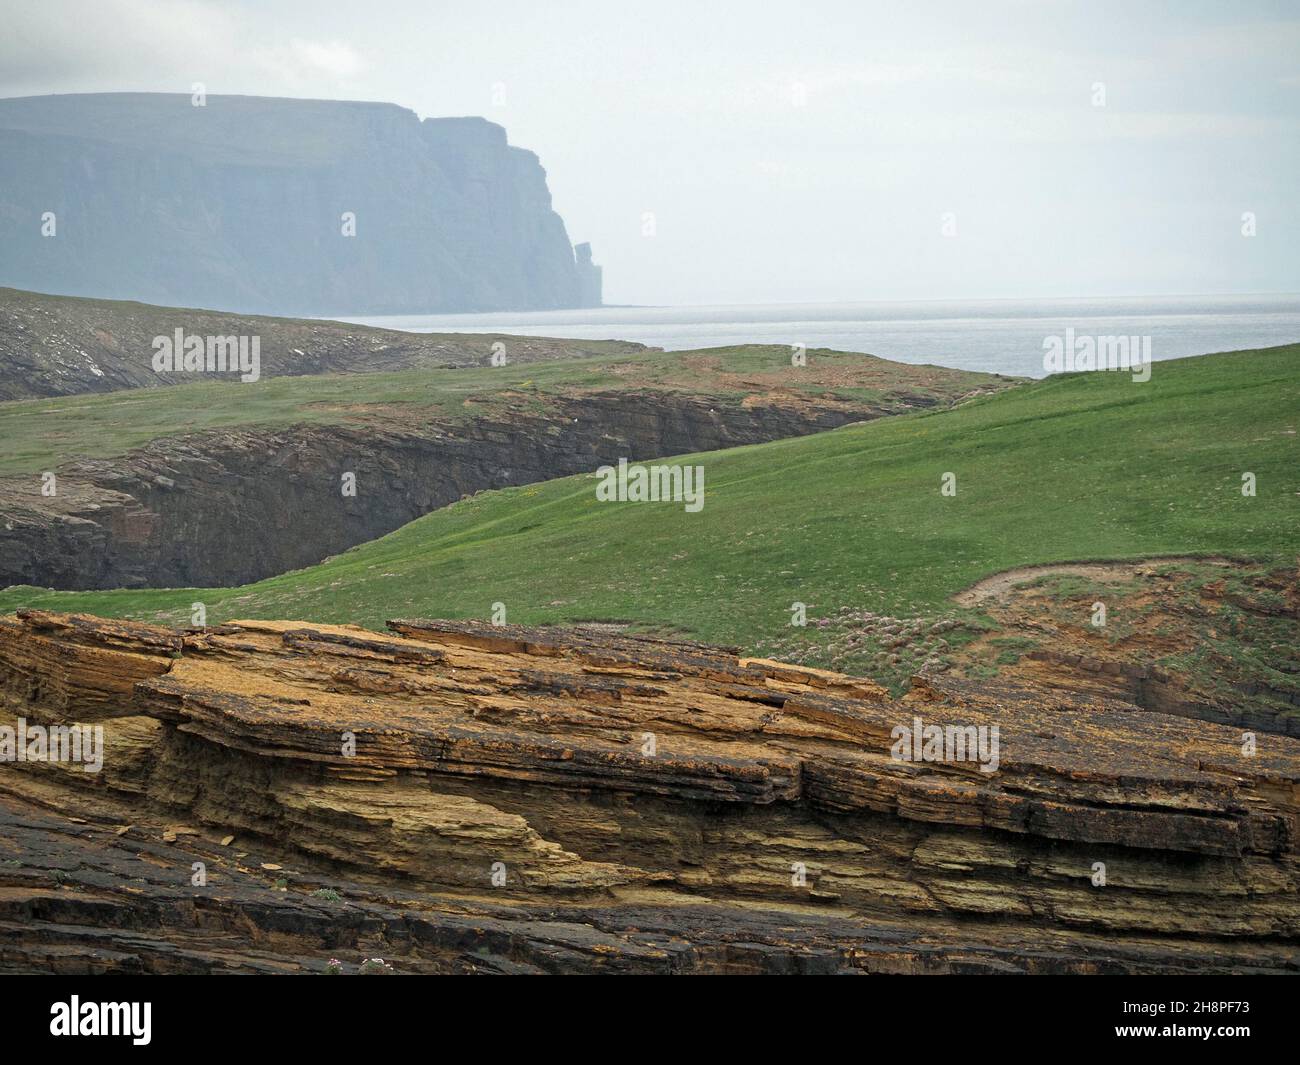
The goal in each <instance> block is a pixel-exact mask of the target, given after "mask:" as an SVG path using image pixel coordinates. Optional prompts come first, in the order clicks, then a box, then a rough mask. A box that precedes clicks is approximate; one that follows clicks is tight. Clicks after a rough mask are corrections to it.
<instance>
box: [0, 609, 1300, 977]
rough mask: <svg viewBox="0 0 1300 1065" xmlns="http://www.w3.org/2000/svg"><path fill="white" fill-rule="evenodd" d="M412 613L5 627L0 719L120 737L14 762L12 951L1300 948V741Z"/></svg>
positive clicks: (710, 962) (967, 959) (1202, 959)
mask: <svg viewBox="0 0 1300 1065" xmlns="http://www.w3.org/2000/svg"><path fill="white" fill-rule="evenodd" d="M390 627H391V628H392V630H393V634H392V635H377V634H375V633H372V632H367V631H365V630H362V629H357V628H352V627H347V626H325V625H312V624H308V623H301V622H238V623H233V624H230V625H226V626H222V627H221V628H219V629H209V630H206V631H193V632H187V633H184V634H174V633H171V632H169V631H167V630H163V629H159V628H155V627H152V626H146V625H139V624H134V623H127V622H110V621H103V620H99V619H95V618H90V617H84V616H69V615H53V614H45V613H39V612H25V613H22V614H20V615H19V616H18V617H16V618H8V619H3V620H0V692H3V698H4V705H3V714H2V716H0V724H4V725H13V724H14V719H15V718H17V717H20V716H21V717H24V718H25V719H26V720H27V721H28V722H29V723H37V722H40V723H54V722H59V723H72V722H86V723H96V724H100V725H102V726H103V728H104V730H105V740H106V748H107V749H106V753H105V757H104V766H103V770H102V772H100V773H98V774H90V773H86V772H84V771H83V769H82V767H80V766H77V765H69V764H41V763H15V764H5V765H0V822H2V824H3V831H2V832H0V969H4V970H8V971H71V972H89V971H150V972H208V971H229V970H235V971H264V972H300V971H320V970H321V969H323V967H324V964H325V962H326V960H327V959H328V958H330V957H332V956H333V957H339V958H342V959H354V960H355V959H359V958H361V957H367V956H374V955H381V956H383V957H385V958H386V959H388V960H389V962H390V963H392V964H394V965H395V966H396V967H397V969H398V970H399V971H402V972H434V971H444V972H445V971H494V972H495V971H502V972H513V971H521V972H527V971H559V972H575V971H617V972H637V971H662V972H719V971H744V972H750V971H764V972H799V971H823V972H841V971H843V972H952V971H987V972H1002V971H1028V972H1125V971H1137V972H1147V971H1196V972H1205V971H1254V970H1267V971H1296V970H1300V895H1298V890H1300V863H1298V862H1297V808H1298V807H1300V742H1298V741H1296V740H1294V739H1291V738H1288V737H1283V736H1275V735H1262V736H1259V737H1258V739H1257V742H1258V748H1257V750H1256V752H1255V753H1254V754H1253V755H1247V754H1245V753H1243V749H1242V742H1241V733H1240V730H1239V729H1235V728H1231V727H1227V726H1223V725H1217V724H1212V723H1208V722H1204V721H1197V720H1190V719H1186V718H1180V717H1174V716H1167V715H1163V714H1159V713H1153V712H1150V711H1143V712H1139V711H1137V710H1136V708H1135V707H1133V706H1132V705H1131V704H1127V703H1123V702H1119V701H1113V700H1107V699H1105V698H1100V697H1085V698H1076V697H1072V696H1071V695H1069V694H1067V693H1064V692H1049V693H1041V692H1039V693H1034V692H1032V691H1030V690H1028V689H1024V688H1016V687H1012V686H1002V687H994V686H988V685H977V684H973V683H966V682H959V681H946V680H934V679H930V680H926V681H919V680H918V681H917V683H916V684H915V685H914V687H913V690H912V691H911V692H910V693H909V694H908V695H907V696H906V697H904V698H903V699H892V698H891V697H890V696H889V695H888V694H887V693H886V692H885V691H884V689H882V688H879V687H878V686H876V685H875V684H873V683H872V682H870V681H867V680H862V679H859V678H852V677H847V676H842V675H839V674H833V673H826V672H821V671H816V670H810V669H805V668H801V667H796V666H790V665H785V664H782V663H776V662H768V661H764V660H758V659H743V658H738V657H737V656H736V654H735V653H734V652H732V651H729V650H726V649H720V648H711V647H704V646H700V645H695V644H689V643H669V642H665V641H660V640H654V639H649V638H641V637H635V636H627V635H612V634H610V633H608V632H601V631H596V630H593V629H525V628H519V627H513V626H502V627H493V626H490V625H483V624H477V623H469V622H436V621H395V622H392V623H391V625H390ZM917 717H919V718H921V719H923V721H924V722H925V723H926V724H939V725H952V726H975V727H979V726H985V727H988V728H991V727H993V726H996V727H997V728H998V736H999V744H998V761H997V766H996V769H995V770H994V771H992V772H984V771H982V768H981V765H980V764H978V763H977V762H974V761H956V760H951V761H931V762H911V761H900V760H896V759H895V758H893V757H891V746H892V745H893V737H892V736H891V731H892V730H893V729H894V728H895V727H897V726H911V725H912V724H913V721H914V719H915V718H917ZM231 837H233V839H231ZM195 862H202V863H204V865H205V867H206V873H207V882H206V884H204V885H202V886H195V885H194V884H193V883H192V876H193V873H192V869H193V864H194V863H195ZM1097 863H1103V864H1104V866H1105V884H1104V886H1101V885H1095V884H1094V880H1095V879H1096V873H1097V869H1098V865H1097Z"/></svg>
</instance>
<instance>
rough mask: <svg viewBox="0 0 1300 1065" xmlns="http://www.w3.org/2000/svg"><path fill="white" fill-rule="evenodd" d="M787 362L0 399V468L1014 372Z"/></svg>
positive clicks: (446, 373) (830, 355)
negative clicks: (242, 429)
mask: <svg viewBox="0 0 1300 1065" xmlns="http://www.w3.org/2000/svg"><path fill="white" fill-rule="evenodd" d="M808 357H809V365H808V367H806V368H804V369H801V370H797V371H795V370H792V369H791V367H790V349H789V348H787V347H782V346H779V345H742V346H736V347H730V348H711V349H706V350H703V351H673V352H638V353H636V354H631V355H627V354H622V355H611V356H597V357H593V358H586V359H565V360H556V361H545V362H532V363H520V364H508V365H506V366H502V367H478V368H466V369H456V370H451V369H429V370H402V371H399V372H395V373H365V374H329V375H322V376H316V377H275V378H270V377H268V378H264V379H263V380H261V381H258V382H257V383H255V384H239V383H238V382H230V381H201V382H197V383H195V384H185V385H173V386H170V387H167V388H148V389H144V388H142V389H135V390H131V391H122V392H112V393H107V394H97V395H83V396H71V397H60V398H57V399H39V400H22V401H17V402H11V403H0V474H13V473H31V472H34V471H38V470H47V469H52V468H53V467H55V466H57V465H58V464H59V463H60V462H63V461H66V460H68V459H71V458H77V457H82V456H91V457H95V458H108V457H111V456H114V455H121V454H124V453H125V452H127V451H129V450H131V449H132V448H137V447H141V446H143V445H144V444H146V443H148V442H149V441H150V440H153V439H155V438H157V437H160V436H169V435H174V434H178V433H190V432H198V431H200V430H204V429H222V428H230V427H232V426H237V425H264V426H287V425H299V424H306V423H325V424H336V423H340V422H356V421H359V420H364V419H367V418H370V419H385V418H388V417H391V416H392V415H393V413H394V412H393V411H392V410H389V409H385V408H392V407H394V406H397V407H400V408H402V409H403V410H404V412H405V413H407V414H409V415H413V416H417V417H419V416H428V417H438V418H448V417H461V416H469V415H471V414H473V413H476V412H479V411H481V410H482V409H483V408H484V407H485V406H488V405H490V404H491V403H492V400H493V397H494V396H499V395H500V394H501V393H503V392H509V391H515V392H520V391H522V392H525V393H528V392H532V393H536V395H537V396H538V399H539V401H540V400H542V399H544V397H545V395H546V394H548V393H560V392H573V391H575V390H583V389H586V390H591V389H613V388H618V389H627V388H655V389H676V390H680V391H688V392H695V393H702V394H707V395H716V396H719V397H722V396H728V395H733V396H741V395H744V394H745V393H746V392H747V391H749V389H746V388H745V387H743V386H742V384H741V383H740V381H739V380H738V379H740V378H745V377H756V378H757V380H756V381H754V382H753V384H755V385H757V386H758V387H760V388H761V387H763V386H779V387H782V388H787V389H793V390H794V391H796V392H803V393H805V394H807V395H809V396H813V397H817V398H821V399H842V400H846V401H855V402H864V403H889V402H891V401H893V400H895V399H897V398H898V397H900V396H904V395H906V396H915V395H922V396H931V397H933V398H935V399H936V400H941V401H947V400H950V399H952V398H954V397H955V396H957V395H960V394H962V393H965V392H969V391H973V390H976V389H980V388H988V387H1004V386H1005V385H1006V384H1007V383H1009V379H1007V378H1001V379H997V378H994V377H992V376H991V375H988V374H982V373H970V372H966V371H962V370H950V369H947V368H941V367H934V366H909V365H906V364H902V363H895V362H889V361H887V360H884V359H878V358H876V357H874V356H872V355H862V354H858V353H855V352H840V351H828V350H824V349H814V350H812V351H810V352H808Z"/></svg>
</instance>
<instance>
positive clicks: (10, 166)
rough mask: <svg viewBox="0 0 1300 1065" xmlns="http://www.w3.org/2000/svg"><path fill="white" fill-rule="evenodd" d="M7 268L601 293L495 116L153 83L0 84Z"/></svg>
mask: <svg viewBox="0 0 1300 1065" xmlns="http://www.w3.org/2000/svg"><path fill="white" fill-rule="evenodd" d="M0 285H12V286H15V287H20V288H26V289H35V290H38V291H43V292H53V293H60V294H66V295H86V296H96V297H101V298H116V299H135V300H142V301H147V302H152V303H163V304H170V305H173V306H199V307H209V308H218V309H229V310H237V311H244V312H251V313H276V314H299V315H316V314H322V315H323V314H334V315H338V314H404V313H411V314H415V313H425V312H430V313H431V312H457V311H490V310H539V309H547V308H565V307H580V306H593V305H599V303H600V287H599V286H600V274H599V267H595V266H592V265H591V253H590V249H589V248H584V251H583V260H582V262H579V260H578V258H577V257H576V256H575V253H574V249H573V247H572V245H571V244H570V243H569V237H568V234H567V233H566V231H565V228H564V222H563V220H562V219H561V218H560V216H559V215H558V214H556V213H555V211H554V210H552V208H551V196H550V191H549V190H548V189H547V186H546V172H545V171H544V170H543V169H542V166H541V164H540V163H539V161H538V159H537V156H536V155H534V154H533V153H532V152H529V151H525V150H523V149H521V148H514V147H511V146H510V145H509V144H507V143H506V133H505V130H504V129H502V128H501V127H500V126H497V125H494V124H493V123H491V122H488V121H486V120H485V119H481V118H436V119H433V118H431V119H424V120H423V121H421V120H420V119H419V118H418V117H417V116H416V115H415V113H414V112H412V111H408V110H406V109H404V108H401V107H397V106H396V105H394V104H383V103H359V102H347V101H332V100H288V99H271V98H264V97H255V96H209V97H207V98H206V100H205V101H203V105H202V106H195V103H194V101H193V100H192V98H191V97H190V96H187V95H172V94H161V93H106V94H88V95H67V96H37V97H25V98H18V99H6V100H0Z"/></svg>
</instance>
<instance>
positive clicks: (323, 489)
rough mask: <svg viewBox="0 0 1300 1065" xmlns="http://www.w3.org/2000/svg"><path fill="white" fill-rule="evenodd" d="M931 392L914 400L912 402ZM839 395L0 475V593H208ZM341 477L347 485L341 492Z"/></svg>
mask: <svg viewBox="0 0 1300 1065" xmlns="http://www.w3.org/2000/svg"><path fill="white" fill-rule="evenodd" d="M933 404H934V400H933V399H931V398H930V397H926V396H917V397H916V398H915V399H914V400H912V401H911V406H912V407H913V408H921V407H926V406H931V405H933ZM897 409H898V407H897V405H894V406H891V407H890V408H889V409H883V408H882V409H874V408H872V407H869V406H866V405H856V404H844V403H836V404H831V403H827V404H817V403H808V402H801V403H797V404H796V403H791V404H785V405H783V404H749V403H744V402H741V401H739V400H730V399H728V400H722V399H715V398H707V397H705V398H702V397H697V396H690V395H683V394H680V393H670V392H664V391H660V392H654V391H646V392H642V393H636V392H632V393H619V392H608V393H594V394H588V395H584V396H582V397H580V398H570V397H558V396H557V397H550V398H548V399H547V400H546V401H545V403H544V405H542V406H540V407H537V406H534V407H529V406H526V405H520V406H518V407H516V408H514V409H503V410H500V411H499V412H498V413H496V414H494V415H491V416H486V417H481V418H477V419H474V420H469V421H452V420H450V419H446V420H442V421H438V420H425V421H418V420H415V419H410V420H408V422H407V423H402V422H401V421H400V420H398V418H397V417H394V418H393V419H392V420H390V421H387V422H385V423H381V422H371V423H370V424H367V425H366V426H364V427H357V426H342V425H298V426H293V427H289V428H277V429H270V428H241V429H232V430H221V431H216V430H213V431H207V432H203V433H196V434H193V435H188V436H180V437H171V438H164V439H159V440H155V441H153V442H152V443H151V444H150V445H149V446H148V447H146V448H142V449H139V450H136V451H132V452H130V453H129V454H127V455H124V456H122V457H120V458H116V459H99V460H89V459H88V460H82V461H78V462H73V463H70V464H68V465H66V466H64V467H62V468H60V470H59V471H58V494H57V495H56V496H54V497H46V496H43V495H42V494H41V480H40V478H38V477H35V476H22V477H9V478H4V479H0V487H3V489H4V495H5V498H6V499H7V501H8V502H7V504H6V505H4V506H3V508H0V518H2V519H3V522H4V529H3V533H0V586H4V585H12V584H33V585H38V586H42V587H51V588H60V589H86V588H119V587H126V588H131V587H185V586H203V587H214V586H218V587H226V586H233V585H240V584H246V583H249V582H251V581H256V580H260V579H262V578H265V577H270V576H274V575H275V574H278V573H283V572H286V571H288V570H292V569H299V568H301V567H304V566H308V565H312V564H314V563H317V562H320V561H321V560H322V559H324V558H326V557H328V556H329V555H332V554H335V553H338V552H340V551H344V550H346V549H347V548H349V547H353V546H355V545H356V544H360V543H364V542H366V541H368V540H373V539H375V538H376V537H379V536H383V535H384V534H385V533H389V532H392V531H393V530H394V529H397V528H399V527H400V526H402V525H405V524H406V523H407V522H409V521H412V520H414V519H415V518H418V517H420V516H421V515H422V514H427V513H428V512H429V511H431V510H435V509H437V508H438V507H443V506H446V505H447V504H449V503H453V502H455V501H456V500H458V499H460V498H462V497H463V496H466V495H471V494H473V493H475V492H480V491H485V490H488V489H494V488H507V487H511V486H517V485H526V484H533V483H536V482H538V481H544V480H549V479H551V478H555V477H565V476H569V475H571V474H578V473H588V472H592V471H594V470H596V469H597V468H598V467H599V466H601V465H603V464H606V463H610V464H613V463H617V461H618V459H619V458H623V457H625V458H628V459H630V460H648V459H653V458H658V457H661V456H669V455H680V454H687V453H693V452H701V451H713V450H718V449H722V448H728V447H735V446H738V445H741V444H754V443H761V442H764V441H768V440H775V439H779V438H782V437H791V436H800V435H804V434H807V433H813V432H818V431H820V430H825V429H832V428H835V427H837V426H840V425H844V424H847V423H849V422H853V421H863V420H867V419H869V418H872V417H876V416H879V415H880V414H884V413H893V412H894V411H895V410H897ZM345 473H352V474H355V477H356V494H355V496H345V495H344V494H343V481H342V478H343V475H344V474H345Z"/></svg>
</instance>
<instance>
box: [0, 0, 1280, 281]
mask: <svg viewBox="0 0 1300 1065" xmlns="http://www.w3.org/2000/svg"><path fill="white" fill-rule="evenodd" d="M0 27H2V28H3V29H2V31H0V95H3V96H18V95H29V94H37V93H49V92H96V91H125V90H146V91H167V92H189V91H190V85H191V83H192V82H195V81H201V82H203V83H205V85H206V87H207V90H208V92H209V93H210V94H219V93H227V92H229V93H250V94H261V95H275V96H311V97H325V98H339V99H361V100H387V101H392V102H394V103H398V104H401V105H403V106H406V107H410V108H412V109H413V110H415V111H417V112H418V113H420V114H421V115H423V116H429V115H465V114H479V115H484V116H486V117H488V118H490V119H492V120H493V121H496V122H499V123H501V124H502V125H504V126H505V127H506V129H507V131H508V132H509V135H510V140H511V143H513V144H518V145H521V146H523V147H526V148H530V149H532V150H533V151H535V152H537V153H538V155H539V156H540V157H541V160H542V164H543V165H544V166H545V167H546V169H547V171H548V174H549V178H550V186H551V192H552V194H553V196H554V199H555V205H556V208H557V210H559V212H560V213H561V215H563V217H564V219H565V222H566V223H567V225H568V229H569V235H570V237H571V238H572V239H573V240H575V241H580V240H590V241H591V242H592V243H593V245H594V247H595V252H596V256H595V257H596V260H597V261H598V262H601V263H602V264H603V265H604V266H605V278H606V285H605V298H606V302H607V303H729V302H738V303H743V302H783V301H795V300H798V301H804V300H819V301H820V300H864V299H899V298H921V299H925V298H963V297H972V298H974V297H1004V296H1005V297H1019V296H1074V295H1081V296H1082V295H1112V294H1113V295H1130V294H1134V295H1138V294H1156V293H1199V292H1279V291H1286V292H1295V291H1300V206H1298V204H1297V199H1298V197H1297V191H1298V190H1300V4H1297V3H1295V2H1291V3H1284V2H1277V3H1249V2H1241V0H1237V2H1222V3H1200V2H1195V0H1179V2H1172V0H1171V2H1167V3H1143V2H1141V0H1127V2H1121V3H1105V2H1097V0H1088V2H1080V3H1072V2H1065V0H1062V2H1051V0H1043V2H1037V3H1029V2H1023V3H1012V2H1004V3H996V2H983V3H971V2H968V0H954V2H932V3H926V2H924V0H917V2H912V3H903V2H901V0H900V2H897V3H888V4H884V3H882V4H873V3H866V2H863V0H846V2H843V3H834V2H820V3H819V2H816V0H812V2H809V0H800V2H799V3H767V4H761V3H753V2H750V3H706V2H704V0H694V2H682V3H677V2H673V0H657V2H655V3H646V4H613V3H609V2H608V0H603V2H588V0H565V2H564V3H562V4H554V5H552V4H539V3H537V2H536V0H528V2H520V3H515V2H512V0H491V2H488V3H480V4H474V3H465V2H464V0H459V2H457V3H454V4H452V3H439V2H430V0H410V2H399V0H392V2H383V0H368V2H366V3H362V4H358V3H354V2H348V3H336V4H331V3H327V2H324V0H301V2H299V0H284V2H278V3H276V2H260V3H251V2H250V3H239V2H228V0H227V2H217V0H212V2H207V0H85V2H65V0H39V2H21V3H18V2H14V0H0ZM1097 83H1102V85H1104V93H1105V104H1104V106H1096V105H1095V100H1096V99H1097V92H1098V90H1097V89H1096V88H1095V86H1096V85H1097ZM1248 211H1249V212H1253V213H1254V215H1255V217H1256V227H1257V230H1256V232H1257V235H1256V236H1254V237H1243V236H1242V225H1243V223H1242V215H1243V213H1244V212H1248ZM647 212H652V213H653V215H654V235H653V236H646V235H643V229H644V228H645V223H644V216H645V214H646V213H647ZM946 215H951V216H952V217H950V218H947V219H946V218H945V216H946ZM945 221H947V222H948V223H949V226H948V228H949V229H950V230H951V229H953V227H954V226H955V233H954V234H953V235H945V234H944V223H945Z"/></svg>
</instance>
